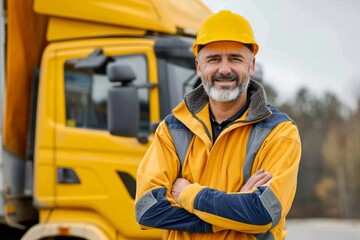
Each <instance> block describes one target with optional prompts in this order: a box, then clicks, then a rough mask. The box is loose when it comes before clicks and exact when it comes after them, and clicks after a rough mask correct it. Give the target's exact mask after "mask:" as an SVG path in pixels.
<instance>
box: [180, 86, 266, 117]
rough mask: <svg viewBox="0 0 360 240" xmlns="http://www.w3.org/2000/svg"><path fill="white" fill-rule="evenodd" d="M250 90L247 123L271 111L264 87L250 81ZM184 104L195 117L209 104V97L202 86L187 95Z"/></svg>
mask: <svg viewBox="0 0 360 240" xmlns="http://www.w3.org/2000/svg"><path fill="white" fill-rule="evenodd" d="M248 88H249V90H250V91H249V93H250V105H249V112H248V115H247V116H246V118H245V121H253V120H257V119H259V118H263V117H265V116H266V115H269V114H270V113H271V111H270V110H269V108H268V107H267V106H266V104H267V99H266V93H265V90H264V88H263V86H262V85H261V84H260V83H258V82H256V81H254V80H250V83H249V86H248ZM184 102H185V104H186V107H187V108H188V109H189V111H190V112H191V113H192V114H194V115H195V114H197V113H198V112H199V111H200V110H201V109H202V108H204V107H205V105H206V104H207V103H208V102H209V97H208V95H207V94H206V92H205V90H204V87H203V85H202V84H201V85H200V86H199V87H197V88H195V89H194V90H192V91H191V92H189V93H187V94H186V95H185V98H184Z"/></svg>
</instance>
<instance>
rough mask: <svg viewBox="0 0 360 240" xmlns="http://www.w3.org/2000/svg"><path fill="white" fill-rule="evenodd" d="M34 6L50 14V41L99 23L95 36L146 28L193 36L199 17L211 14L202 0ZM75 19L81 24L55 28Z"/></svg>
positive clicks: (56, 1) (42, 2) (98, 0)
mask: <svg viewBox="0 0 360 240" xmlns="http://www.w3.org/2000/svg"><path fill="white" fill-rule="evenodd" d="M34 10H35V12H37V13H39V14H43V15H47V16H50V20H49V29H48V33H47V34H48V36H47V38H48V40H49V41H51V40H59V38H62V39H64V38H76V37H79V36H78V35H79V34H85V35H86V37H89V34H90V35H91V32H94V29H97V30H99V28H101V26H102V28H104V31H96V35H97V36H99V33H100V34H101V32H103V34H104V36H105V35H108V36H109V35H128V36H129V35H144V33H146V32H149V31H150V32H159V33H166V34H180V35H193V36H194V35H195V34H196V31H197V29H198V28H199V26H200V23H201V22H202V20H203V19H204V18H206V17H207V16H209V15H210V14H211V11H210V10H209V8H208V7H207V6H206V5H204V4H203V3H202V2H201V0H181V1H177V0H121V1H118V0H92V1H89V0H76V1H74V0H35V1H34ZM70 22H71V23H70ZM74 22H78V23H77V24H78V25H79V26H81V28H77V29H75V30H73V31H67V32H66V33H65V34H64V32H62V33H61V34H59V33H57V32H56V29H59V28H58V26H59V24H61V25H62V26H63V27H62V29H63V30H64V29H66V27H65V28H64V26H67V25H69V26H70V25H71V26H74ZM87 28H88V29H89V31H86V29H87ZM79 29H82V32H83V33H81V32H79ZM86 32H87V33H86ZM89 32H90V33H89ZM72 34H74V36H72ZM93 34H94V33H93ZM80 37H81V36H80Z"/></svg>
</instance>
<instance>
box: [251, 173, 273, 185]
mask: <svg viewBox="0 0 360 240" xmlns="http://www.w3.org/2000/svg"><path fill="white" fill-rule="evenodd" d="M271 178H272V176H271V174H270V173H268V172H265V173H264V174H263V177H262V178H260V179H259V180H258V181H257V182H255V183H254V184H253V187H252V188H254V187H258V186H261V185H264V184H265V183H267V182H268V181H269V180H270V179H271Z"/></svg>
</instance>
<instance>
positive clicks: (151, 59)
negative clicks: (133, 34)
mask: <svg viewBox="0 0 360 240" xmlns="http://www.w3.org/2000/svg"><path fill="white" fill-rule="evenodd" d="M153 45H154V43H153V40H151V39H128V40H125V39H107V40H92V41H78V42H75V43H72V44H58V46H57V51H56V75H55V84H56V92H55V94H56V96H55V98H56V110H55V112H56V130H55V171H56V176H57V179H56V184H55V209H54V210H53V211H52V214H51V215H49V216H48V219H49V222H51V221H59V220H62V221H77V222H79V221H80V222H83V221H86V222H90V223H93V224H96V225H98V226H99V225H100V226H102V228H103V230H104V229H105V230H104V231H106V233H107V234H108V235H109V236H111V239H112V237H115V235H116V234H120V235H121V239H122V238H124V239H126V238H141V239H145V238H148V237H152V238H154V237H157V236H160V235H159V232H158V231H155V230H154V231H146V232H143V231H141V230H140V228H139V227H138V224H137V223H136V221H135V211H134V198H135V179H136V170H137V166H138V164H139V162H140V160H141V159H142V157H143V155H144V153H145V151H146V149H147V148H148V146H149V142H147V143H146V142H145V143H144V142H139V141H138V139H137V138H132V137H117V136H113V135H111V134H110V133H109V132H108V131H107V101H106V99H107V91H108V89H109V88H110V87H111V86H112V85H113V84H115V83H111V82H110V81H109V80H108V79H107V76H106V73H105V71H104V69H101V67H100V68H79V67H78V65H77V63H79V62H80V61H81V60H83V59H85V58H87V57H88V56H89V54H91V53H92V52H94V50H96V49H101V50H102V52H103V54H104V55H106V56H108V57H110V58H111V61H119V62H121V63H124V64H126V65H128V66H130V67H131V68H132V69H133V70H134V72H135V73H136V79H135V83H138V84H145V83H149V82H150V83H157V77H156V75H157V72H156V69H157V68H156V60H155V54H154V52H153ZM138 91H139V92H138V95H139V105H140V111H141V114H140V123H141V126H143V127H142V128H143V131H145V132H146V131H148V137H149V139H150V138H151V133H150V131H149V126H150V125H151V123H152V122H157V121H158V120H159V106H158V102H159V99H158V93H157V91H158V90H157V89H156V88H154V89H147V88H144V89H139V90H138ZM144 234H146V236H145V235H144Z"/></svg>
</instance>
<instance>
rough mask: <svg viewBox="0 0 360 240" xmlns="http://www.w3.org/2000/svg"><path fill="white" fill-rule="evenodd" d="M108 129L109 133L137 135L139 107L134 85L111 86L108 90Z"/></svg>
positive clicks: (128, 135) (125, 135)
mask: <svg viewBox="0 0 360 240" xmlns="http://www.w3.org/2000/svg"><path fill="white" fill-rule="evenodd" d="M107 109H108V110H107V111H108V130H109V132H110V133H111V134H113V135H117V136H124V137H138V135H139V115H140V107H139V101H138V94H137V89H136V88H135V87H134V86H124V87H123V86H120V87H114V88H111V89H110V90H109V92H108V106H107Z"/></svg>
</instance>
